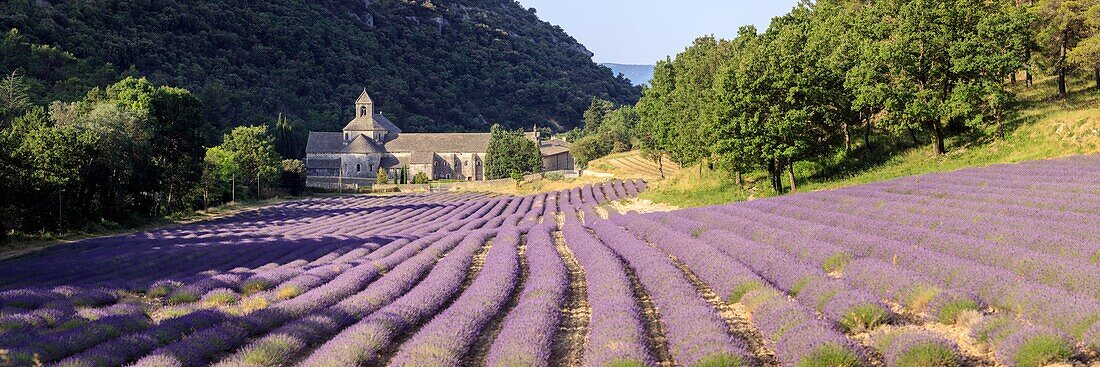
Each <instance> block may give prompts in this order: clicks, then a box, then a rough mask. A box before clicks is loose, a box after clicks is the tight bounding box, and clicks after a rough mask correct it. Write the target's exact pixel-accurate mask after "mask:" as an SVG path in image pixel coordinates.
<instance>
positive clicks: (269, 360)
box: [242, 336, 297, 366]
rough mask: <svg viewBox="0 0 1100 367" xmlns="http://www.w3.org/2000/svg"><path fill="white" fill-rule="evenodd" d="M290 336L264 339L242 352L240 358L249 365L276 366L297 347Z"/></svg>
mask: <svg viewBox="0 0 1100 367" xmlns="http://www.w3.org/2000/svg"><path fill="white" fill-rule="evenodd" d="M290 338H291V337H290V336H278V337H275V338H270V339H264V340H263V341H261V342H259V343H257V344H256V345H254V346H252V347H250V348H249V349H248V350H246V351H245V352H244V355H243V356H242V359H243V361H244V363H245V364H247V365H250V366H276V365H279V364H280V363H283V362H285V361H286V360H287V359H288V357H290V355H291V353H293V352H294V350H295V348H296V347H297V345H296V344H297V343H295V342H294V340H292V339H290Z"/></svg>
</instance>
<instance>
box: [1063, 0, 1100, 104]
mask: <svg viewBox="0 0 1100 367" xmlns="http://www.w3.org/2000/svg"><path fill="white" fill-rule="evenodd" d="M1085 9H1086V10H1085V15H1084V18H1085V19H1084V25H1085V27H1084V35H1083V37H1082V39H1081V42H1080V43H1078V44H1077V47H1074V48H1073V50H1070V52H1069V55H1068V61H1069V63H1070V64H1071V65H1074V66H1076V67H1080V68H1084V69H1085V70H1090V71H1091V73H1092V77H1093V80H1094V81H1095V83H1096V88H1097V89H1100V0H1091V3H1090V4H1088V5H1087V7H1086V8H1085Z"/></svg>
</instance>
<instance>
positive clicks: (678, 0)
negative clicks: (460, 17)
mask: <svg viewBox="0 0 1100 367" xmlns="http://www.w3.org/2000/svg"><path fill="white" fill-rule="evenodd" d="M518 1H519V3H520V4H523V6H524V7H527V8H535V9H537V10H538V16H539V18H541V19H542V20H544V21H547V22H550V23H553V24H556V25H559V26H561V27H562V29H565V31H566V32H567V33H569V35H571V36H573V38H576V39H577V40H578V41H580V43H581V44H583V45H585V46H586V47H588V49H589V50H590V51H592V52H593V53H595V54H596V56H594V57H593V59H594V60H595V61H596V62H600V63H605V62H614V63H621V64H646V65H650V64H654V63H656V62H657V60H660V59H664V58H665V56H670V55H675V54H677V53H680V51H683V50H684V48H686V47H687V46H688V45H689V44H691V41H693V40H694V39H695V38H697V37H699V36H703V35H708V34H713V35H715V36H717V37H719V38H733V37H735V36H737V29H738V28H740V27H741V26H743V25H748V24H752V25H755V26H756V27H757V29H760V30H761V31H763V29H764V28H766V27H767V26H768V23H769V22H771V19H772V18H773V17H776V16H779V15H783V14H786V13H787V12H788V11H790V10H791V8H793V7H794V6H795V4H797V3H798V1H797V0H518Z"/></svg>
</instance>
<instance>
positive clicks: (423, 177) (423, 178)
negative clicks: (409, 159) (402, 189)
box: [412, 172, 428, 185]
mask: <svg viewBox="0 0 1100 367" xmlns="http://www.w3.org/2000/svg"><path fill="white" fill-rule="evenodd" d="M412 183H413V184H414V185H423V184H427V183H428V175H427V174H425V173H424V172H417V173H416V175H414V176H413V179H412Z"/></svg>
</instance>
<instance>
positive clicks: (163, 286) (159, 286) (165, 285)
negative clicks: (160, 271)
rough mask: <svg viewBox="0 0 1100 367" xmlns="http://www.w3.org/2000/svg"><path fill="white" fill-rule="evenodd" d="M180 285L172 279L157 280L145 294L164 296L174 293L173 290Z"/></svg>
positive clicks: (157, 296)
mask: <svg viewBox="0 0 1100 367" xmlns="http://www.w3.org/2000/svg"><path fill="white" fill-rule="evenodd" d="M178 286H179V283H176V282H171V281H161V282H156V283H153V285H152V286H150V287H149V289H148V290H146V291H145V295H147V296H149V297H156V298H160V297H164V296H167V295H168V294H169V293H172V291H173V290H175V289H176V287H178Z"/></svg>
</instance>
